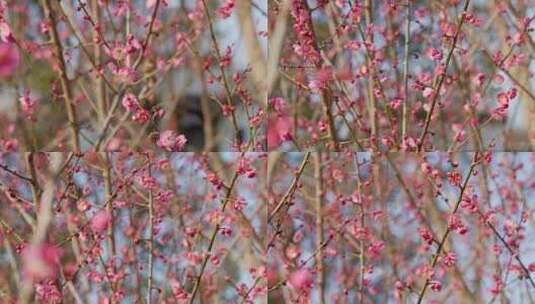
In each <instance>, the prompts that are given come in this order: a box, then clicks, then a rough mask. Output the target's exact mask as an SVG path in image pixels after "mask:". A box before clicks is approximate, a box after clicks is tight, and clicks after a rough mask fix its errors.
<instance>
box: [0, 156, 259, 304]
mask: <svg viewBox="0 0 535 304" xmlns="http://www.w3.org/2000/svg"><path fill="white" fill-rule="evenodd" d="M265 164H266V156H265V155H262V154H259V153H222V154H220V153H207V154H196V153H158V154H156V153H153V152H148V153H131V152H127V151H125V152H115V153H111V152H91V153H86V154H79V153H60V152H51V153H45V152H35V153H28V154H19V153H4V154H2V155H0V185H1V189H0V200H1V201H2V208H1V210H0V240H1V241H2V246H0V251H1V253H2V255H3V256H5V259H2V260H1V261H0V268H1V269H2V271H1V272H0V277H1V281H2V284H1V286H2V290H3V294H2V301H4V302H21V303H30V302H34V301H35V302H39V303H70V302H93V301H96V302H98V303H124V302H142V301H148V302H149V303H197V302H198V301H203V302H217V301H222V300H223V299H226V300H229V301H232V302H243V303H259V302H264V300H265V298H266V297H267V287H266V283H267V281H266V280H265V278H266V266H265V253H264V250H263V240H264V236H263V235H262V232H261V231H262V229H263V225H264V224H265V223H264V221H263V215H264V209H263V208H265V205H264V204H262V203H261V198H262V197H263V196H265V193H266V192H265V191H266V189H263V188H262V187H260V186H259V185H261V184H262V183H264V176H265V174H264V171H263V170H264V168H265ZM215 180H217V181H218V182H217V183H215V182H214V181H215ZM219 185H221V186H219Z"/></svg>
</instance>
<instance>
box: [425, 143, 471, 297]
mask: <svg viewBox="0 0 535 304" xmlns="http://www.w3.org/2000/svg"><path fill="white" fill-rule="evenodd" d="M478 164H479V161H478V153H477V152H476V153H474V158H473V160H472V164H471V165H470V169H469V170H468V174H467V175H466V178H465V179H464V182H463V184H462V185H461V188H460V189H461V192H460V193H459V197H458V198H457V203H456V204H455V207H454V208H453V210H452V211H451V215H454V214H455V213H456V212H457V209H459V205H460V204H461V202H462V200H463V195H464V191H465V190H466V187H467V186H468V181H469V180H470V177H471V176H472V173H473V172H474V169H475V167H476V165H478ZM450 232H451V230H450V228H449V226H446V232H445V233H444V235H443V236H442V239H441V240H440V242H439V243H438V247H437V250H436V252H435V255H434V257H433V261H432V263H431V268H435V266H436V265H437V263H438V259H439V257H440V254H441V252H442V249H443V248H444V245H445V244H446V240H447V239H448V235H449V234H450ZM429 281H430V280H429V278H426V279H425V283H424V287H423V288H422V291H420V295H419V296H418V301H417V303H418V304H420V303H422V301H423V299H424V295H425V291H426V289H427V286H428V285H429Z"/></svg>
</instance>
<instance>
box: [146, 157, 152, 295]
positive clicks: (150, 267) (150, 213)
mask: <svg viewBox="0 0 535 304" xmlns="http://www.w3.org/2000/svg"><path fill="white" fill-rule="evenodd" d="M150 174H151V171H150V164H149V175H150ZM153 222H154V208H153V198H152V189H149V277H148V279H147V304H150V303H151V295H152V263H153V256H152V251H153V246H154V244H153V241H154V236H153V228H154V227H153Z"/></svg>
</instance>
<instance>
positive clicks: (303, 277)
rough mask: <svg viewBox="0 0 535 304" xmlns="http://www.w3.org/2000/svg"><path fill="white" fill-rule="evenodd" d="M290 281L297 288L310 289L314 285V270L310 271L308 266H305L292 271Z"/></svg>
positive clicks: (301, 289)
mask: <svg viewBox="0 0 535 304" xmlns="http://www.w3.org/2000/svg"><path fill="white" fill-rule="evenodd" d="M288 282H289V283H290V285H292V287H293V288H295V289H298V290H300V291H308V290H309V289H310V288H311V287H312V283H313V280H312V272H310V270H308V268H305V267H303V268H301V269H299V270H296V271H294V272H292V274H290V278H289V279H288Z"/></svg>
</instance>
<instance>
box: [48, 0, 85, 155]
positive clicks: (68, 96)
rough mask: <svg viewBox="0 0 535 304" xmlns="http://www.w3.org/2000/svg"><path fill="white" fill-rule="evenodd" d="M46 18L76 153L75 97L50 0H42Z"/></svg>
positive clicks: (77, 141)
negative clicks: (48, 23)
mask: <svg viewBox="0 0 535 304" xmlns="http://www.w3.org/2000/svg"><path fill="white" fill-rule="evenodd" d="M41 5H42V6H43V11H44V14H45V17H46V18H47V19H48V21H49V22H50V32H51V34H50V38H51V39H52V43H53V44H54V49H55V52H56V57H57V59H58V63H59V77H60V81H61V89H62V91H63V96H64V99H65V108H66V109H67V117H68V120H69V128H70V130H71V145H72V148H73V150H74V151H75V152H79V151H80V141H79V138H78V133H79V131H78V123H77V119H76V110H75V108H74V101H73V97H72V96H73V95H72V91H71V87H70V85H69V79H68V78H67V68H66V66H65V58H64V57H63V47H62V46H61V40H60V38H59V35H58V31H57V29H56V16H55V15H54V12H53V10H52V9H51V6H50V0H41Z"/></svg>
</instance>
